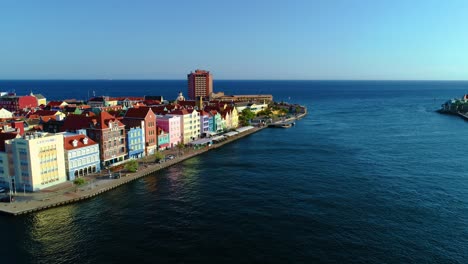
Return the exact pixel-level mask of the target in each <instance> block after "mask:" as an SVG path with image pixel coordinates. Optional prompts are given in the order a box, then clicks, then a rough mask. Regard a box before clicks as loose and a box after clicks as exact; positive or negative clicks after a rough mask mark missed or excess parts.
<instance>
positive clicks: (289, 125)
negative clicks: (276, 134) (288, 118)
mask: <svg viewBox="0 0 468 264" xmlns="http://www.w3.org/2000/svg"><path fill="white" fill-rule="evenodd" d="M290 127H292V124H291V123H289V124H282V125H281V128H290Z"/></svg>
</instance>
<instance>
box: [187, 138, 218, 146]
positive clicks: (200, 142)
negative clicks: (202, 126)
mask: <svg viewBox="0 0 468 264" xmlns="http://www.w3.org/2000/svg"><path fill="white" fill-rule="evenodd" d="M212 140H213V139H212V138H202V139H197V140H194V141H192V142H189V144H190V145H203V144H206V143H211V141H212Z"/></svg>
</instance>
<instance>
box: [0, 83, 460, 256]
mask: <svg viewBox="0 0 468 264" xmlns="http://www.w3.org/2000/svg"><path fill="white" fill-rule="evenodd" d="M214 85H215V90H218V91H219V90H224V91H226V92H227V93H271V94H273V95H274V97H275V99H276V100H278V101H281V100H283V101H290V102H298V103H301V104H304V105H307V106H308V108H309V115H308V116H307V117H306V118H304V119H303V120H300V121H298V122H297V124H296V126H295V127H292V128H289V129H265V130H263V131H261V132H259V133H256V134H253V135H250V136H248V137H246V138H244V139H241V140H239V141H236V142H234V143H231V144H229V145H226V146H224V147H223V148H221V149H216V150H214V151H210V152H208V153H206V154H204V155H201V156H198V157H195V158H192V159H190V160H187V161H185V162H183V163H180V164H178V165H176V166H173V167H171V168H168V169H166V170H163V171H160V172H158V173H155V174H154V175H152V176H149V177H146V178H144V179H140V180H138V181H136V182H133V183H131V184H128V185H125V186H123V187H121V188H118V189H116V190H114V191H111V192H108V193H105V194H103V195H100V196H99V197H96V198H93V199H91V200H88V201H86V202H83V203H78V204H73V205H69V206H64V207H60V208H54V209H50V210H47V211H41V212H37V213H33V214H29V215H25V216H19V217H9V216H0V226H1V227H2V229H1V230H2V231H1V234H2V238H3V239H2V240H1V242H0V256H1V259H2V261H1V263H3V261H4V260H5V261H14V263H31V262H32V263H116V262H119V263H120V262H128V263H156V262H157V263H466V262H467V260H468V173H467V171H468V162H467V155H466V146H467V145H468V136H467V135H468V134H467V131H468V123H467V122H466V121H464V120H462V119H460V118H457V117H453V116H447V115H441V114H438V113H436V112H434V110H436V109H438V108H439V106H440V104H442V103H443V102H444V101H445V100H447V99H450V98H453V97H459V96H462V95H463V94H464V93H465V91H466V90H468V82H380V81H379V82H373V81H368V82H361V81H215V84H214ZM185 87H186V83H185V81H23V82H21V81H0V89H3V90H16V91H17V92H18V93H20V92H23V93H29V91H30V89H33V92H37V93H42V94H43V95H45V96H46V97H48V98H52V99H58V98H63V97H67V98H71V97H74V98H79V97H78V95H79V94H82V93H84V91H86V92H85V94H83V95H82V98H83V99H84V98H86V97H87V91H88V90H90V91H93V90H94V91H96V94H105V93H107V92H106V91H108V93H109V95H116V96H120V95H144V94H159V95H163V96H165V97H167V98H168V99H173V98H175V97H176V95H177V93H178V91H179V90H181V91H186V88H185ZM106 89H107V90H106ZM36 90H37V91H36ZM0 206H1V205H0ZM5 263H8V262H5Z"/></svg>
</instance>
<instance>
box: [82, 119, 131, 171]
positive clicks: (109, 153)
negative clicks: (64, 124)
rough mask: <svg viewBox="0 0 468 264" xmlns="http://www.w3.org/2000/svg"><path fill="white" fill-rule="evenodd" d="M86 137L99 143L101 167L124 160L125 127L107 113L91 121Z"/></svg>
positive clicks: (125, 152) (125, 153)
mask: <svg viewBox="0 0 468 264" xmlns="http://www.w3.org/2000/svg"><path fill="white" fill-rule="evenodd" d="M86 132H87V135H88V136H89V137H90V138H91V139H92V140H94V141H96V142H98V143H99V146H100V149H99V152H100V159H101V164H102V165H103V166H110V165H113V164H115V163H117V162H121V161H123V160H124V158H125V156H126V155H127V151H126V149H127V148H126V142H125V125H124V124H122V123H121V122H120V121H119V120H118V119H116V118H115V117H113V116H112V115H110V114H109V113H107V112H101V113H99V115H97V116H96V117H93V118H92V119H91V124H90V127H89V128H87V129H86Z"/></svg>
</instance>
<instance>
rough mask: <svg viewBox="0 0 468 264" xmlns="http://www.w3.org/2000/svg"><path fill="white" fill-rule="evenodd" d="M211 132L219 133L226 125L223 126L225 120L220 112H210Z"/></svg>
mask: <svg viewBox="0 0 468 264" xmlns="http://www.w3.org/2000/svg"><path fill="white" fill-rule="evenodd" d="M210 114H211V116H210V124H211V125H210V132H212V133H219V132H222V131H223V128H224V126H225V125H223V118H222V117H221V114H220V113H219V112H218V111H215V110H212V111H210Z"/></svg>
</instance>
